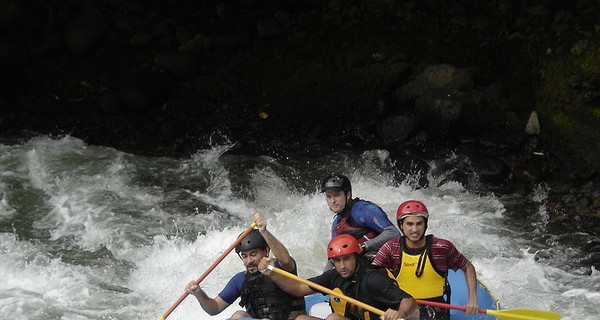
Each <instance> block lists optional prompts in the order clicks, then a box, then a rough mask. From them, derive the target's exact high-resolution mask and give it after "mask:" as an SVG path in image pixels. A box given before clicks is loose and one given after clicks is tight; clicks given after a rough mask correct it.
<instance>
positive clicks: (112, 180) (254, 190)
mask: <svg viewBox="0 0 600 320" xmlns="http://www.w3.org/2000/svg"><path fill="white" fill-rule="evenodd" d="M231 147H232V145H219V146H214V147H213V148H211V149H208V150H199V151H198V152H197V153H196V154H194V155H193V156H190V157H188V158H184V159H173V158H166V157H148V156H139V155H133V154H128V153H123V152H120V151H118V150H115V149H112V148H107V147H99V146H92V145H87V144H86V143H84V142H83V141H81V140H79V139H76V138H73V137H69V136H67V137H61V138H51V137H47V136H40V137H37V138H32V139H30V140H27V141H25V142H22V143H18V144H9V143H6V144H0V274H1V280H0V315H1V316H2V318H4V319H11V320H19V319H31V320H34V319H39V320H42V319H43V320H51V319H74V320H83V319H122V320H133V319H143V320H155V319H157V318H159V317H160V316H161V315H162V314H163V313H164V312H165V311H166V310H167V309H168V308H169V307H170V306H171V305H172V304H173V303H174V302H175V301H176V300H177V298H178V297H179V296H180V295H181V294H182V293H183V288H184V287H185V285H186V283H187V282H189V281H190V280H194V279H196V278H198V276H199V275H200V274H202V272H204V271H205V270H206V269H207V268H208V267H209V266H210V265H211V264H212V263H213V262H214V261H215V260H216V259H217V258H218V257H219V255H220V254H221V253H222V252H223V250H225V249H226V248H227V247H228V246H229V245H230V244H231V243H232V242H233V241H234V240H235V238H236V236H237V235H238V234H240V233H241V232H242V231H243V230H244V229H245V228H246V227H247V226H248V225H249V224H250V223H251V222H252V221H251V218H250V215H251V213H252V212H254V211H258V212H261V213H263V214H264V215H266V216H267V219H268V223H269V229H270V230H271V232H272V233H273V234H275V235H276V236H277V237H278V238H279V239H280V240H281V241H282V242H283V243H284V244H285V245H286V246H287V247H288V249H289V251H290V252H291V254H292V255H293V256H294V257H295V258H296V260H297V261H298V264H299V274H300V276H302V277H305V278H306V277H310V276H313V275H316V274H318V273H320V272H321V270H322V268H323V266H324V263H325V259H326V258H325V251H324V247H325V245H326V244H327V241H328V237H329V227H330V223H331V219H332V214H331V213H330V212H329V210H328V209H327V206H326V203H325V200H324V197H323V195H322V194H320V193H319V192H318V190H317V186H318V181H319V180H320V179H321V178H322V177H323V176H325V175H326V174H327V173H328V172H330V171H339V172H342V173H346V174H347V175H349V176H350V178H351V180H352V182H353V188H354V195H355V196H358V197H360V198H364V199H367V200H371V201H374V202H377V203H378V204H380V205H381V206H382V207H383V209H384V210H386V212H388V215H389V216H390V218H391V219H392V221H394V219H395V209H396V207H397V206H398V204H399V203H400V202H402V201H404V200H408V199H418V200H422V201H423V202H424V203H425V204H426V205H427V206H428V207H429V210H430V212H431V219H430V223H429V225H430V226H429V229H428V231H429V232H430V233H433V234H435V235H437V236H439V237H443V238H447V239H449V240H451V241H452V242H454V244H455V245H456V246H457V247H458V249H459V250H460V251H461V252H462V253H463V254H465V255H466V256H467V257H469V258H470V259H471V261H472V262H473V264H474V265H475V267H476V270H477V274H478V277H479V279H480V280H482V282H484V283H485V284H486V285H487V286H488V287H490V288H491V290H492V291H493V292H494V293H495V295H496V296H497V297H498V298H499V299H500V302H501V305H502V307H503V308H510V309H512V308H528V309H539V310H552V311H556V312H559V313H560V314H561V315H562V317H563V319H573V320H575V319H577V320H592V319H599V316H598V315H599V314H600V272H599V271H598V270H596V269H595V268H594V267H593V266H592V263H591V262H589V261H593V259H590V256H589V254H587V253H586V252H583V251H582V250H581V249H580V248H581V247H582V246H584V245H585V244H587V243H588V242H589V241H592V240H594V241H598V239H592V238H591V237H590V236H589V235H587V234H582V233H577V232H572V231H571V230H564V233H563V234H561V235H551V234H548V233H547V232H546V230H545V228H546V223H545V222H546V220H547V217H546V213H545V208H544V199H545V194H546V191H545V189H544V187H543V186H540V187H539V188H538V190H537V191H536V192H535V193H533V194H531V195H530V196H528V197H526V198H522V197H496V196H494V195H493V194H489V195H485V196H482V195H477V194H474V193H471V192H469V191H467V190H465V189H464V188H463V187H461V185H460V184H458V183H454V182H445V183H440V182H441V181H442V180H436V179H441V178H436V179H434V178H432V177H428V178H429V179H430V182H431V183H430V187H428V188H426V189H415V188H413V187H412V185H413V183H412V180H411V179H408V180H406V181H402V182H400V183H399V182H394V177H395V176H397V173H396V172H393V170H394V169H393V166H391V165H390V160H389V158H388V157H387V152H386V151H385V150H372V151H367V152H362V153H356V152H348V151H346V152H332V153H331V154H327V155H324V156H322V157H320V158H310V159H304V158H301V157H297V158H285V157H282V158H281V159H274V158H271V157H267V156H242V155H231V154H228V153H227V151H228V150H229V149H230V148H231ZM415 179H416V178H415ZM241 270H243V266H242V264H241V262H240V260H239V258H238V257H237V256H236V255H235V254H230V255H228V256H227V257H226V258H225V259H224V260H223V261H222V262H221V263H220V264H219V265H218V266H217V267H216V268H215V269H214V270H213V271H212V272H211V273H210V274H209V275H208V276H207V277H206V279H205V280H204V281H203V282H202V286H203V288H204V289H205V290H206V291H207V293H208V294H209V295H210V296H215V295H216V294H217V293H218V292H219V291H220V290H221V289H222V288H223V286H224V285H225V283H226V282H227V281H228V279H229V278H230V276H231V275H233V274H234V273H235V272H237V271H241ZM237 307H238V306H237V305H233V306H231V307H230V308H228V309H227V310H225V311H224V312H223V313H221V314H220V315H217V316H214V317H210V316H208V315H207V314H206V313H204V312H203V311H202V309H201V308H200V307H199V305H198V303H197V302H196V300H195V298H194V297H188V298H187V299H186V300H185V301H184V302H183V303H181V305H180V306H179V307H178V308H177V309H176V310H175V311H174V312H173V313H172V314H171V315H170V316H169V318H168V319H226V318H227V317H228V316H229V315H231V314H232V313H233V312H234V311H235V310H236V309H237Z"/></svg>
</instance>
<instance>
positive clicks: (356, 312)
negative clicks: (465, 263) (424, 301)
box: [258, 234, 418, 320]
mask: <svg viewBox="0 0 600 320" xmlns="http://www.w3.org/2000/svg"><path fill="white" fill-rule="evenodd" d="M361 251H362V250H361V249H360V247H359V243H358V241H357V240H356V239H355V238H354V237H352V236H351V235H348V234H342V235H339V236H336V237H335V238H333V239H331V241H330V242H329V244H328V245H327V258H329V259H330V260H331V262H332V263H333V265H334V266H335V269H330V270H327V271H325V272H323V273H322V274H321V275H319V276H316V277H313V278H310V279H308V280H309V281H311V282H314V283H316V284H318V285H321V286H323V287H326V288H329V289H332V290H333V289H335V288H338V289H340V290H341V291H342V293H343V294H344V295H346V296H348V297H350V298H354V299H356V300H359V301H361V302H364V303H366V304H368V305H370V306H373V307H375V308H377V309H380V310H385V314H384V315H383V316H382V317H381V319H384V320H396V319H398V318H409V317H410V316H413V315H414V314H415V313H416V312H417V310H418V308H417V303H416V301H415V300H414V299H413V298H412V297H411V296H410V295H409V294H408V293H406V292H405V291H403V290H402V289H400V288H399V287H398V284H397V283H396V281H394V280H393V279H391V278H390V277H388V275H387V272H386V271H385V269H384V268H380V267H377V266H373V265H370V264H369V263H368V262H367V261H366V260H365V258H364V257H363V256H362V255H361ZM268 266H273V260H272V259H271V258H268V257H265V258H263V259H261V261H260V264H259V265H258V269H259V270H260V271H261V272H263V273H264V274H265V275H267V276H269V277H270V278H271V279H272V280H273V282H275V283H276V284H277V285H278V286H279V287H280V288H281V289H283V290H284V291H285V292H287V293H289V294H291V295H294V296H296V297H303V296H306V295H310V294H313V293H316V292H317V291H315V290H314V289H312V288H311V287H309V286H308V285H306V284H304V283H301V282H297V281H296V280H294V279H290V278H288V277H286V276H283V275H280V274H277V273H275V272H272V271H271V270H269V268H268ZM330 302H331V308H332V311H334V313H332V314H330V315H329V316H328V317H327V319H328V320H364V319H380V316H379V315H377V314H375V313H372V312H370V311H367V310H363V309H362V308H360V307H358V306H354V305H352V304H349V303H346V302H345V301H343V300H340V299H337V298H336V299H334V298H333V297H332V299H331V301H330ZM309 319H319V318H316V317H311V316H307V315H300V316H298V317H297V318H296V320H309Z"/></svg>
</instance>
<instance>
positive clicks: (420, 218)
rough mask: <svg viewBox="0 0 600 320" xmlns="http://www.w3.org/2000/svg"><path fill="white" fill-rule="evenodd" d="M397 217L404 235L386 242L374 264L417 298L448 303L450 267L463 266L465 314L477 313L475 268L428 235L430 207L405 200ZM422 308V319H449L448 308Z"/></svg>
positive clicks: (464, 258) (450, 245)
mask: <svg viewBox="0 0 600 320" xmlns="http://www.w3.org/2000/svg"><path fill="white" fill-rule="evenodd" d="M396 218H397V220H398V227H399V228H400V231H402V233H403V236H400V237H398V238H396V239H392V240H390V241H388V242H386V243H385V244H384V245H383V246H382V247H381V248H380V249H379V252H378V253H377V255H375V259H374V260H373V264H374V265H377V266H383V267H386V268H388V270H389V271H390V272H391V274H392V275H393V277H394V278H395V279H396V281H398V284H399V286H400V288H402V289H403V290H405V291H406V292H408V293H410V294H411V295H412V296H413V297H414V298H415V299H423V300H431V301H437V302H444V303H448V301H445V300H444V297H443V295H444V294H446V293H447V289H448V287H447V286H448V284H447V280H446V279H447V277H448V269H452V270H458V269H462V270H463V271H464V274H465V281H466V283H467V289H468V292H469V301H468V302H467V304H466V305H465V307H466V311H465V313H467V314H476V313H477V310H478V308H479V307H478V305H477V277H476V274H475V267H473V264H471V262H470V261H469V260H468V259H467V258H466V257H465V256H463V255H462V254H461V253H460V252H458V250H456V247H454V245H453V244H452V243H451V242H450V241H448V240H445V239H440V238H436V237H434V236H433V235H427V236H426V235H425V231H426V230H427V221H428V220H429V211H428V210H427V207H425V205H424V204H423V203H422V202H421V201H415V200H410V201H405V202H403V203H401V204H400V206H398V210H397V213H396ZM419 309H420V314H421V319H438V320H442V319H444V320H447V319H449V318H450V315H449V311H448V309H441V308H433V307H430V306H424V305H421V306H420V307H419Z"/></svg>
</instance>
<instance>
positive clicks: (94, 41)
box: [0, 0, 600, 233]
mask: <svg viewBox="0 0 600 320" xmlns="http://www.w3.org/2000/svg"><path fill="white" fill-rule="evenodd" d="M599 36H600V3H599V1H598V0H575V1H558V0H556V1H551V0H547V1H544V0H538V1H534V0H531V1H525V0H522V1H509V0H494V1H485V0H482V1H474V0H471V1H469V0H463V1H445V0H436V1H433V0H413V1H402V0H373V1H341V0H329V1H316V0H290V1H253V0H250V1H241V0H240V1H234V0H231V1H225V0H222V1H213V0H207V1H196V0H95V1H94V0H47V1H43V0H26V1H19V0H0V74H1V78H0V87H1V88H2V89H1V91H0V111H1V116H0V136H1V137H2V138H3V142H4V143H10V142H15V141H19V139H25V138H27V137H29V136H31V135H36V134H54V135H61V134H70V135H73V136H77V137H79V138H82V139H84V140H85V141H87V142H88V143H91V144H99V145H107V146H112V147H115V148H118V149H120V150H123V151H127V152H134V153H140V154H151V155H167V156H188V155H189V154H191V153H194V152H195V151H196V150H198V149H202V148H207V147H210V146H211V144H215V143H221V142H224V141H232V142H236V146H237V148H235V149H233V150H232V151H231V152H239V153H256V154H269V155H272V156H275V157H280V156H285V155H292V156H293V155H302V156H310V155H311V154H315V153H320V152H329V151H331V150H334V149H339V148H344V149H356V150H362V149H367V148H385V149H387V150H389V151H390V154H391V156H392V159H393V160H395V161H396V164H397V166H398V167H399V169H401V172H410V171H415V170H429V168H428V166H427V164H426V163H427V162H429V161H435V160H436V159H441V158H446V157H447V156H448V155H449V154H456V155H457V157H456V158H455V159H456V160H455V162H454V163H449V164H448V165H447V166H446V167H445V169H442V170H445V173H446V174H448V172H450V174H449V179H456V180H458V181H461V182H462V183H464V184H467V185H468V184H470V183H471V184H472V180H471V179H469V178H468V177H470V176H472V175H473V174H475V175H476V176H477V177H478V178H479V180H478V181H477V185H470V187H472V188H474V189H477V188H480V189H481V188H483V189H486V190H493V191H495V192H506V193H511V192H517V193H528V192H531V190H532V188H534V187H535V186H537V185H539V184H545V185H547V186H548V187H549V189H550V192H549V196H548V199H547V202H548V203H547V207H548V210H549V214H550V217H551V220H552V226H553V227H554V228H556V230H557V231H559V230H560V228H563V227H565V226H568V227H571V228H572V227H575V228H578V229H580V230H583V231H586V232H592V233H598V232H599V231H600V230H599V220H600V212H599V211H600V191H599V190H600V187H599V185H600V179H599V176H598V170H599V169H600V161H598V159H599V156H600V142H599V141H600V140H599V139H598V138H599V137H600V135H599V132H598V130H599V128H600V127H599V124H600V38H599ZM532 111H535V112H536V113H537V116H538V118H539V123H540V125H539V127H537V126H535V125H534V126H533V129H531V128H530V129H531V130H528V131H526V130H525V127H526V124H527V123H528V119H529V118H530V116H531V113H532ZM537 129H539V130H537ZM437 170H440V169H439V168H438V169H437Z"/></svg>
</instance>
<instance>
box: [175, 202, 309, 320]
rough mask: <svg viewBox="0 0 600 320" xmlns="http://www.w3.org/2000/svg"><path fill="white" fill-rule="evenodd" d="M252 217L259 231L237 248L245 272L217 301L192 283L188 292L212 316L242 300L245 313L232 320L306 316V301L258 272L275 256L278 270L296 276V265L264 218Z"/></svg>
mask: <svg viewBox="0 0 600 320" xmlns="http://www.w3.org/2000/svg"><path fill="white" fill-rule="evenodd" d="M252 216H253V218H254V222H255V223H256V226H257V228H258V229H254V230H252V232H250V233H249V234H248V235H247V236H246V237H244V239H242V241H241V242H240V243H239V244H238V245H237V246H236V248H235V252H236V253H237V254H238V255H239V256H240V258H241V259H242V262H243V263H244V266H245V267H246V271H242V272H239V273H237V274H236V275H234V276H233V277H232V278H231V280H229V282H228V283H227V285H226V286H225V288H224V289H223V290H221V292H220V293H219V294H218V295H217V296H216V297H215V298H209V297H208V296H207V295H206V293H205V292H204V291H203V290H202V289H201V288H200V286H198V285H195V284H194V282H193V281H192V282H190V283H189V284H188V285H187V287H186V288H185V290H186V291H187V292H188V293H189V294H192V295H194V296H195V297H196V299H197V300H198V302H199V303H200V306H201V307H202V309H204V311H205V312H206V313H208V314H209V315H211V316H214V315H216V314H219V313H221V312H222V311H223V310H225V308H227V307H228V306H229V305H231V304H232V303H233V302H234V301H235V300H236V299H237V298H238V297H241V301H240V306H242V307H244V308H246V311H243V310H238V311H236V312H235V313H234V314H233V315H232V316H231V319H239V318H261V319H264V318H267V319H271V320H288V319H294V318H296V317H297V316H298V315H301V314H304V313H305V306H304V298H298V297H294V296H292V295H290V294H288V293H286V292H285V291H283V290H281V289H280V288H279V287H278V286H277V285H276V284H275V283H274V282H273V281H272V280H271V279H269V277H266V276H264V275H263V274H261V273H260V272H259V271H258V263H259V262H260V260H261V259H262V258H263V257H268V256H269V253H270V252H273V254H274V255H275V257H277V260H275V261H276V262H275V263H276V265H277V266H278V267H279V268H281V269H284V270H286V271H288V272H291V273H293V274H297V268H296V262H295V261H294V259H293V258H292V257H291V256H290V254H289V252H288V251H287V249H286V248H285V247H284V246H283V244H282V243H281V242H279V240H277V239H276V238H275V237H274V236H273V235H272V234H271V233H270V232H269V231H268V230H267V220H266V219H265V217H264V216H263V215H262V214H260V213H253V214H252Z"/></svg>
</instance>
